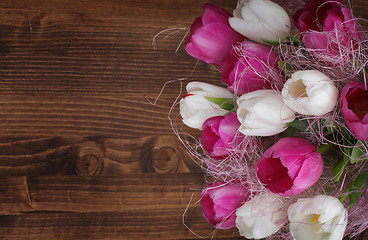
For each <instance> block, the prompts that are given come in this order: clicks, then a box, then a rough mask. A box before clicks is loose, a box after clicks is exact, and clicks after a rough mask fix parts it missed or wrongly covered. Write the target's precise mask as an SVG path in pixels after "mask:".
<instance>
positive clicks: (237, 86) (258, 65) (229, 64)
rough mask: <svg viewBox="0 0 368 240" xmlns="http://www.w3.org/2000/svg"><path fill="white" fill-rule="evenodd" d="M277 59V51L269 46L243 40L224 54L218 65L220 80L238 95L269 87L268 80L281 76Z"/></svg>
mask: <svg viewBox="0 0 368 240" xmlns="http://www.w3.org/2000/svg"><path fill="white" fill-rule="evenodd" d="M279 60H280V59H279V57H278V55H277V53H276V52H274V51H273V50H271V49H270V48H268V47H266V46H264V45H261V44H259V43H254V42H250V41H245V42H243V43H241V44H240V45H239V46H238V47H237V48H234V49H233V50H232V51H231V52H229V54H227V55H226V56H225V58H224V61H223V63H222V64H221V65H220V70H221V81H222V82H224V83H226V84H228V85H229V86H228V89H229V90H230V91H233V92H234V93H235V94H239V95H243V94H244V93H247V92H252V91H255V90H260V89H264V88H267V89H270V88H271V82H270V81H271V80H272V81H275V80H276V79H275V78H277V77H278V76H280V77H281V70H280V68H279V66H278V61H279ZM275 82H276V81H275Z"/></svg>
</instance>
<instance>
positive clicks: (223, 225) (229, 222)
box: [217, 213, 236, 229]
mask: <svg viewBox="0 0 368 240" xmlns="http://www.w3.org/2000/svg"><path fill="white" fill-rule="evenodd" d="M235 219H236V215H235V213H234V214H232V215H231V216H230V217H229V218H227V219H226V220H225V221H224V222H220V223H219V224H217V228H219V229H230V228H233V227H235V225H236V223H235Z"/></svg>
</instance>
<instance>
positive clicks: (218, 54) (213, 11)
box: [185, 3, 244, 66]
mask: <svg viewBox="0 0 368 240" xmlns="http://www.w3.org/2000/svg"><path fill="white" fill-rule="evenodd" d="M203 9H204V12H203V15H202V16H201V17H198V18H196V19H195V20H194V22H193V24H192V26H191V29H190V33H191V34H190V35H189V37H188V38H187V40H186V42H185V50H186V51H187V53H188V54H189V55H191V56H192V57H194V58H197V59H199V60H201V61H203V62H206V63H208V64H213V65H216V66H218V65H219V64H220V63H221V62H222V60H223V57H224V56H225V54H226V53H228V52H229V51H230V50H231V48H232V46H233V45H235V44H236V43H237V42H241V41H243V40H244V36H242V35H240V34H239V33H237V32H236V31H235V30H233V29H232V28H231V27H230V24H229V18H230V17H231V15H230V14H229V13H228V12H226V11H225V10H224V9H223V8H221V7H220V6H218V5H216V4H214V3H206V4H205V5H204V6H203Z"/></svg>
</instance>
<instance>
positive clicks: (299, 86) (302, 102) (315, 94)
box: [281, 70, 339, 116]
mask: <svg viewBox="0 0 368 240" xmlns="http://www.w3.org/2000/svg"><path fill="white" fill-rule="evenodd" d="M281 95H282V97H283V99H284V102H285V104H286V105H287V106H288V107H289V108H291V109H293V110H294V111H295V112H297V113H300V114H303V115H313V116H322V115H324V114H326V113H328V112H330V111H332V110H333V109H334V107H335V106H336V104H337V101H338V96H339V90H338V89H337V88H336V87H335V84H334V82H333V81H332V80H331V79H330V78H329V77H327V76H326V75H325V74H323V73H321V72H319V71H317V70H304V71H297V72H295V73H293V74H292V75H291V78H290V79H288V80H287V81H286V82H285V84H284V88H283V89H282V91H281Z"/></svg>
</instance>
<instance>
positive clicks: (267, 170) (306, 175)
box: [256, 137, 323, 197]
mask: <svg viewBox="0 0 368 240" xmlns="http://www.w3.org/2000/svg"><path fill="white" fill-rule="evenodd" d="M322 170H323V159H322V156H321V153H319V152H317V151H316V149H315V147H314V146H313V145H312V144H311V143H310V142H309V141H308V140H306V139H304V138H298V137H285V138H281V139H280V140H279V141H277V142H276V143H275V144H274V145H272V146H271V147H270V148H268V149H267V150H266V151H265V152H264V153H263V155H262V157H261V158H260V159H259V160H258V162H257V165H256V172H257V177H258V179H259V181H260V182H261V183H262V184H264V185H265V187H266V188H267V189H268V190H269V191H271V192H273V193H275V194H278V195H280V196H283V197H288V196H292V195H296V194H299V193H301V192H303V191H304V190H305V189H307V188H309V187H310V186H312V185H313V184H314V183H316V182H317V181H318V179H319V178H320V176H321V174H322Z"/></svg>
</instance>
